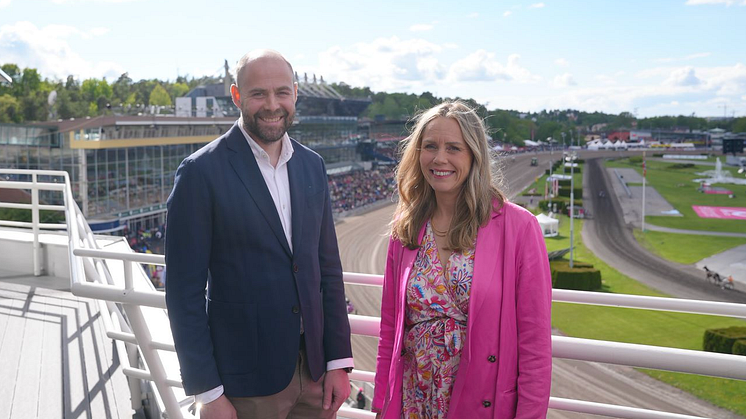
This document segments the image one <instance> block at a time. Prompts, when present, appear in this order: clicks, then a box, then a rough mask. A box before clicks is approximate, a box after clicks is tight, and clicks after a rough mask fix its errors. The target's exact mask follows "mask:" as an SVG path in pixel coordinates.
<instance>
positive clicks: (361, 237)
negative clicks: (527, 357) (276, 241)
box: [337, 152, 739, 419]
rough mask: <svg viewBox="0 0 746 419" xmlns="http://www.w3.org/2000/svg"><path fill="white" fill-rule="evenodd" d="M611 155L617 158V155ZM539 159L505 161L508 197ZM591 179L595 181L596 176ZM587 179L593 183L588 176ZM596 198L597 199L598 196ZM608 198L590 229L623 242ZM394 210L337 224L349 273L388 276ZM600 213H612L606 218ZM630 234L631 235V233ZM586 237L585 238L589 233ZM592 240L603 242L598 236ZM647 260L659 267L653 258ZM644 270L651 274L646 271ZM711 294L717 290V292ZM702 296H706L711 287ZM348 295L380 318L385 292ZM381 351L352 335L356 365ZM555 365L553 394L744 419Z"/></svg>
mask: <svg viewBox="0 0 746 419" xmlns="http://www.w3.org/2000/svg"><path fill="white" fill-rule="evenodd" d="M607 153H608V154H616V153H613V152H611V153H609V152H607ZM596 155H598V154H596ZM534 156H537V155H530V154H527V155H521V156H517V157H516V160H515V161H512V160H510V159H506V161H505V168H504V173H505V178H506V179H508V180H509V181H510V182H509V185H508V188H507V189H508V190H509V191H510V192H512V193H509V195H513V194H515V193H516V192H518V191H521V190H522V189H523V188H525V187H526V186H528V185H529V184H531V182H533V180H534V179H535V178H536V176H538V175H539V174H541V173H542V172H543V171H544V169H546V168H547V167H548V164H549V163H548V162H549V159H550V156H549V155H548V154H540V155H538V157H539V166H537V167H531V166H529V161H530V159H531V157H534ZM551 157H553V158H558V157H559V155H557V154H555V155H553V156H551ZM589 166H590V165H589ZM591 173H595V172H591ZM590 177H591V178H596V177H597V176H590ZM586 179H588V177H587V176H586ZM600 180H601V181H602V182H605V181H604V178H603V177H601V178H600ZM597 187H598V188H601V187H605V183H600V184H597ZM606 190H607V191H608V190H609V189H608V188H606ZM592 196H597V192H596V193H594V194H593V195H592ZM606 200H607V202H601V203H599V204H598V205H597V206H596V207H594V214H595V215H596V220H594V221H593V222H588V223H586V226H593V225H596V224H602V225H603V226H605V227H604V228H602V229H601V230H602V231H601V232H600V233H597V234H606V235H605V236H603V238H602V239H600V240H603V241H604V242H609V241H610V242H611V243H614V244H615V243H616V242H617V241H618V240H619V239H618V238H619V237H623V234H625V233H624V230H623V227H620V226H618V225H617V223H614V222H613V217H614V215H613V214H614V213H613V212H611V211H613V209H611V208H607V207H606V206H605V205H604V204H609V205H612V204H611V203H608V201H610V199H608V198H607V199H606ZM393 209H394V206H393V205H391V206H387V207H384V208H381V209H378V210H375V211H372V212H370V213H367V214H365V215H361V216H356V217H349V218H347V219H345V220H344V221H342V222H341V223H339V224H338V225H337V234H338V238H339V245H340V252H341V255H342V265H343V268H344V270H345V271H346V272H361V273H371V274H383V270H384V264H385V258H386V246H387V243H388V238H387V234H386V233H387V225H388V223H389V221H390V220H391V215H392V213H393ZM601 213H605V214H608V215H602V214H601ZM615 226H616V227H615ZM586 228H587V227H586ZM628 234H630V235H631V232H629V233H628ZM583 237H584V239H586V233H585V231H584V235H583ZM592 238H593V239H594V240H596V241H599V239H598V238H596V236H595V235H594V236H593V237H592ZM632 241H633V242H634V239H632ZM634 245H636V242H634ZM625 246H626V248H632V245H631V244H629V243H627V244H626V245H625ZM590 247H592V248H593V250H594V251H596V247H598V248H599V249H602V251H604V252H607V250H605V249H606V247H603V246H601V245H599V246H596V245H595V244H594V245H592V246H590ZM643 253H644V251H643ZM645 255H646V256H649V255H647V253H645ZM599 256H601V257H602V258H604V259H606V257H604V256H603V255H601V254H599ZM612 256H613V255H612ZM643 257H644V256H640V255H638V256H636V257H635V259H633V260H632V262H629V261H626V260H621V259H618V258H616V259H615V261H616V262H615V263H614V264H613V266H615V267H617V266H616V264H622V265H624V264H629V263H636V262H635V261H636V260H643ZM612 259H613V257H612ZM644 260H645V261H648V263H650V264H653V265H655V261H654V260H648V259H644ZM609 262H611V261H609ZM643 266H644V265H643ZM618 269H619V268H618ZM666 269H668V268H663V269H662V271H664V272H665V270H666ZM641 270H642V271H643V272H647V271H645V269H644V268H642V269H641ZM658 270H660V268H659V267H656V268H655V269H650V274H649V275H650V276H656V277H657V275H656V273H657V272H658ZM677 277H678V276H677ZM658 280H659V281H665V279H661V278H658ZM661 283H665V282H661ZM704 285H707V284H704ZM656 288H657V287H656ZM712 288H714V287H712ZM711 291H717V289H715V290H711ZM701 292H706V287H705V289H704V290H702V291H701ZM672 294H673V293H672ZM347 295H348V297H349V298H350V300H351V301H352V302H353V304H354V305H355V308H356V309H357V311H358V314H361V315H368V316H376V317H377V316H379V315H380V301H381V290H380V288H377V287H366V286H356V285H348V286H347ZM690 298H693V297H690ZM376 348H377V339H375V338H369V337H362V336H353V353H354V356H355V363H356V367H357V368H358V369H361V370H366V371H374V370H375V356H376ZM553 364H554V372H553V376H552V396H555V397H565V398H572V399H580V400H587V401H595V402H603V403H612V404H619V405H626V406H634V407H641V408H647V409H654V410H663V411H668V412H676V413H682V414H690V415H699V416H707V417H718V418H738V417H739V416H736V415H733V414H730V413H729V412H725V411H722V410H720V409H717V408H714V407H711V406H709V405H708V404H706V403H704V402H701V401H700V400H698V399H696V398H694V397H692V396H690V395H688V394H685V393H683V392H681V391H679V390H677V389H674V388H672V387H669V386H667V385H664V384H661V383H659V382H657V381H655V380H652V379H650V378H649V377H647V376H646V375H644V374H642V373H638V372H637V371H634V370H633V369H632V368H626V367H617V366H610V365H603V364H593V363H587V362H578V361H567V360H562V359H555V360H554V363H553ZM548 417H549V418H552V419H563V418H568V419H569V418H585V417H588V418H591V417H596V416H591V415H581V414H575V413H569V412H563V411H555V410H550V411H549V415H548Z"/></svg>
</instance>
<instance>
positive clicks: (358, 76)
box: [318, 36, 444, 91]
mask: <svg viewBox="0 0 746 419" xmlns="http://www.w3.org/2000/svg"><path fill="white" fill-rule="evenodd" d="M442 50H443V47H442V46H440V45H437V44H433V43H431V42H429V41H425V40H422V39H409V40H401V39H399V38H398V37H396V36H394V37H391V38H378V39H375V40H373V41H372V42H369V43H365V42H360V43H357V44H354V45H353V46H351V47H346V48H342V47H340V46H334V47H331V48H329V49H327V50H326V51H323V52H321V53H320V54H319V69H318V70H320V72H321V74H323V75H324V78H325V79H327V80H330V81H331V80H339V81H344V82H345V83H348V84H350V85H353V86H370V87H371V89H373V90H378V91H381V90H401V89H406V88H412V87H413V86H428V85H432V84H433V83H436V82H437V81H438V80H439V79H441V78H442V77H443V73H444V67H443V65H442V64H440V63H439V61H438V59H437V57H436V54H437V53H440V52H441V51H442Z"/></svg>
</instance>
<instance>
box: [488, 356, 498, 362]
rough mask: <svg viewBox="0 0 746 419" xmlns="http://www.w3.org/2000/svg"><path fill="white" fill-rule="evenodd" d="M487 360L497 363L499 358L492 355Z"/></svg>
mask: <svg viewBox="0 0 746 419" xmlns="http://www.w3.org/2000/svg"><path fill="white" fill-rule="evenodd" d="M487 360H488V361H490V362H495V361H497V358H495V355H490V356H488V357H487Z"/></svg>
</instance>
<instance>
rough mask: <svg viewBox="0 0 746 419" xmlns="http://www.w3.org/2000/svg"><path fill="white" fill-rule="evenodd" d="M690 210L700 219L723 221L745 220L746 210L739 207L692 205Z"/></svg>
mask: <svg viewBox="0 0 746 419" xmlns="http://www.w3.org/2000/svg"><path fill="white" fill-rule="evenodd" d="M692 209H693V210H694V212H696V213H697V215H699V216H700V217H701V218H720V219H725V220H746V208H740V207H704V206H699V205H692Z"/></svg>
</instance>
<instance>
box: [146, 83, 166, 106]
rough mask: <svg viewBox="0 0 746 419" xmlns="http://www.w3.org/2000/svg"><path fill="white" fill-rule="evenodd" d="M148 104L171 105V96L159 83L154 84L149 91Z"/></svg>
mask: <svg viewBox="0 0 746 419" xmlns="http://www.w3.org/2000/svg"><path fill="white" fill-rule="evenodd" d="M148 104H150V105H155V106H171V96H169V95H168V92H167V91H166V89H164V88H163V86H161V85H160V84H156V85H155V87H154V88H153V90H152V91H151V92H150V98H149V100H148Z"/></svg>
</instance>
